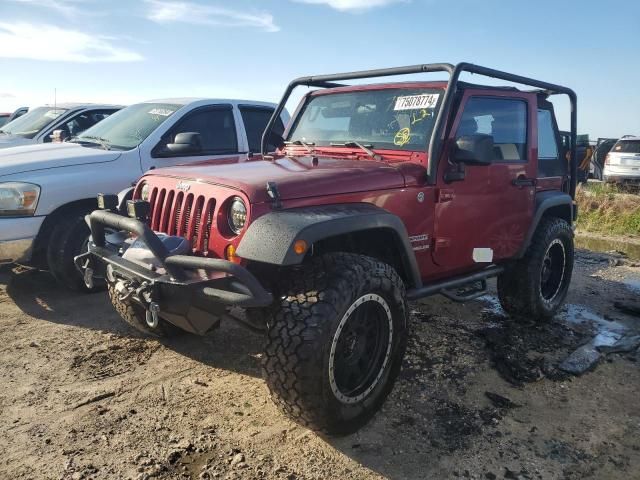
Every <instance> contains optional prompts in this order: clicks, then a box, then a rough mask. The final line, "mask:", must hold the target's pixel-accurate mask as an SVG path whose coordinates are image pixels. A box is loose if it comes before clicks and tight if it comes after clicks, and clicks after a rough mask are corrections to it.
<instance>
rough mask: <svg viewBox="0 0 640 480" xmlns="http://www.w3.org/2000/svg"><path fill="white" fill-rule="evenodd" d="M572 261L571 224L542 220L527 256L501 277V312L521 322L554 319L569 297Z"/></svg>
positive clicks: (499, 291) (549, 218)
mask: <svg viewBox="0 0 640 480" xmlns="http://www.w3.org/2000/svg"><path fill="white" fill-rule="evenodd" d="M573 260H574V245H573V230H572V229H571V226H570V225H569V223H567V221H566V220H562V219H561V218H556V217H547V218H543V219H542V221H541V222H540V225H538V228H537V230H536V232H535V234H534V236H533V239H532V241H531V245H530V246H529V249H528V250H527V253H526V254H525V256H524V257H523V258H522V259H520V260H518V261H516V262H514V263H513V264H511V265H509V266H508V267H507V269H506V270H505V272H504V273H503V274H501V275H500V276H499V277H498V297H499V299H500V303H501V305H502V308H504V310H505V311H506V312H507V313H509V314H511V315H513V316H515V317H516V318H520V319H527V318H529V319H533V320H544V319H549V318H551V317H553V315H555V313H556V312H557V311H558V309H559V308H560V307H561V306H562V304H563V303H564V300H565V298H566V297H567V293H568V291H569V284H570V283H571V275H572V272H573Z"/></svg>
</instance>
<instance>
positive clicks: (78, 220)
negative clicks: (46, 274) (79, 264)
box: [47, 211, 105, 293]
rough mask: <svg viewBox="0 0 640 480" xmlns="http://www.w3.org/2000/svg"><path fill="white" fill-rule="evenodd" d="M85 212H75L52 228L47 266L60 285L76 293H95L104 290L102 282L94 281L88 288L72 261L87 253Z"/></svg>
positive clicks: (87, 234)
mask: <svg viewBox="0 0 640 480" xmlns="http://www.w3.org/2000/svg"><path fill="white" fill-rule="evenodd" d="M86 213H87V212H83V211H76V212H75V213H72V214H70V215H69V216H68V217H67V218H64V219H62V220H61V221H60V222H58V224H57V225H56V226H55V227H54V229H53V232H52V233H51V237H50V239H49V245H48V247H47V264H48V265H49V270H50V271H51V273H52V275H53V276H54V277H55V279H56V280H57V281H58V282H59V283H61V284H62V285H64V286H66V287H68V288H70V289H72V290H75V291H77V292H87V293H89V292H97V291H100V290H104V286H105V284H104V281H96V283H95V285H94V287H93V288H88V287H87V286H86V285H85V283H84V279H83V278H82V274H81V273H80V272H79V271H78V269H77V268H76V266H75V264H74V263H73V259H74V258H75V257H76V256H77V255H80V254H81V253H84V252H86V251H87V242H88V241H89V235H90V231H89V227H88V226H87V224H86V223H85V221H84V216H85V214H86Z"/></svg>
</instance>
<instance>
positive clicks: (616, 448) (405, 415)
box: [0, 251, 640, 480]
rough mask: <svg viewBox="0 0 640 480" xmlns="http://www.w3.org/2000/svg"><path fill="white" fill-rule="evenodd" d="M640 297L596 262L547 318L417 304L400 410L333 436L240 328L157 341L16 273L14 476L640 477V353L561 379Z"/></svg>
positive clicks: (4, 446) (5, 409) (605, 262)
mask: <svg viewBox="0 0 640 480" xmlns="http://www.w3.org/2000/svg"><path fill="white" fill-rule="evenodd" d="M639 294H640V267H638V266H637V265H636V266H634V264H632V263H630V262H627V261H624V260H621V259H620V258H619V257H616V256H609V255H602V254H593V253H588V252H585V251H581V252H580V253H579V254H578V258H577V266H576V270H575V277H574V281H573V283H572V289H571V293H570V297H569V299H568V306H567V307H566V308H565V310H564V311H563V313H562V314H560V315H558V316H557V318H556V319H555V320H554V321H552V322H550V323H547V324H543V325H535V324H526V323H525V324H518V323H516V322H514V321H513V320H511V319H509V318H507V317H505V316H504V314H503V313H502V312H501V311H500V309H499V307H498V306H497V303H496V299H495V296H494V295H488V296H485V297H483V298H482V299H480V300H477V301H475V302H470V303H468V304H466V305H459V304H454V303H451V302H449V301H448V300H445V299H443V298H440V297H434V298H430V299H427V300H425V301H423V302H422V303H420V304H414V305H412V320H413V325H412V334H411V338H410V343H409V350H408V354H407V357H406V359H405V362H404V366H403V369H402V372H401V375H400V378H399V381H398V383H397V384H396V387H395V389H394V390H393V392H392V394H391V395H390V397H389V399H388V400H387V402H386V403H385V405H384V407H383V409H382V410H381V411H380V412H379V413H378V414H377V415H376V417H375V418H374V420H373V421H372V422H371V423H370V424H369V425H367V426H366V427H365V428H364V429H362V430H361V431H359V432H358V433H356V434H354V435H351V436H347V437H342V438H323V437H321V436H318V435H317V434H315V433H313V432H310V431H308V430H306V429H304V428H301V427H299V426H297V425H295V424H294V423H292V422H290V421H289V420H287V419H286V418H285V417H283V416H282V415H281V414H280V413H279V411H278V410H277V409H276V408H275V407H274V405H273V404H272V403H271V401H270V400H269V396H268V391H267V388H266V386H265V385H264V383H263V381H262V380H261V378H260V368H259V359H260V351H261V343H262V340H261V337H260V336H259V335H256V334H253V333H250V332H248V331H246V330H244V329H243V328H242V327H239V326H236V325H234V324H225V325H223V326H222V327H221V328H220V329H219V330H217V331H215V332H213V333H212V334H211V335H209V336H207V337H206V338H200V337H195V336H190V335H184V336H182V337H180V338H176V339H173V340H170V341H166V342H159V341H157V340H153V339H146V338H142V337H140V336H138V335H137V334H136V333H135V332H134V331H132V330H131V329H129V328H128V327H127V326H126V325H125V324H124V323H123V322H121V321H120V320H119V318H118V317H117V316H116V314H115V313H114V311H113V310H112V308H111V307H110V305H109V304H108V300H107V298H106V294H104V293H103V294H94V295H80V294H74V293H70V292H68V291H65V290H63V289H62V288H60V287H58V286H56V285H55V284H54V283H53V282H52V280H51V278H50V276H49V275H48V274H47V273H45V272H38V271H30V270H27V269H24V268H15V269H13V270H11V269H4V270H3V271H1V272H0V378H1V380H0V381H1V385H2V388H1V389H0V478H2V479H41V478H43V479H45V478H46V479H49V478H51V479H85V478H86V479H89V478H95V479H120V478H122V479H125V478H131V479H147V478H160V479H169V478H171V479H173V478H198V479H199V478H202V479H213V478H242V479H244V478H247V479H253V478H255V479H289V480H294V479H322V480H324V479H364V478H367V479H369V478H389V479H432V478H433V479H449V478H476V479H496V478H497V479H503V478H505V479H555V478H561V479H579V478H594V479H640V402H639V399H640V395H639V394H640V353H638V351H637V349H636V350H635V351H629V352H621V353H608V354H606V355H603V357H602V359H601V361H600V362H599V363H598V365H597V366H596V367H595V369H593V370H591V371H589V372H587V373H585V374H584V375H582V376H579V377H575V376H572V375H569V374H567V373H565V372H563V371H562V370H560V369H559V368H558V365H559V363H560V362H561V361H563V360H564V359H565V357H567V355H568V354H569V353H570V352H572V351H574V350H575V349H576V348H577V347H579V346H580V345H583V344H585V343H588V342H590V341H592V339H593V338H594V336H595V338H596V339H599V340H600V341H601V343H600V345H605V346H606V345H611V344H612V343H614V342H615V341H617V340H619V339H620V338H621V337H624V338H630V336H631V335H633V334H634V333H635V334H637V333H639V332H640V317H638V316H637V312H636V314H634V313H633V311H632V310H629V309H628V308H625V306H626V307H628V306H629V302H632V303H633V302H634V301H635V302H636V303H635V305H637V299H638V296H639ZM615 305H617V307H616V306H615ZM625 312H626V313H625ZM612 339H613V341H612ZM610 350H612V349H611V348H610ZM613 350H615V348H614V349H613Z"/></svg>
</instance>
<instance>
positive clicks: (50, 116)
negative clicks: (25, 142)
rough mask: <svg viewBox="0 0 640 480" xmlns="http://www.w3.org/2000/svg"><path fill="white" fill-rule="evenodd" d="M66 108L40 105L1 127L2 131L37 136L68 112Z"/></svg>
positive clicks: (26, 136)
mask: <svg viewBox="0 0 640 480" xmlns="http://www.w3.org/2000/svg"><path fill="white" fill-rule="evenodd" d="M66 111H67V109H66V108H60V107H58V108H54V107H38V108H34V109H33V110H29V112H27V113H25V114H24V115H22V116H21V117H18V118H16V119H15V120H13V121H11V122H9V123H7V124H6V125H5V126H4V127H2V128H1V129H0V133H6V134H11V135H19V136H21V137H24V138H33V137H35V136H36V135H37V134H38V133H39V132H40V131H42V129H44V128H45V127H47V126H48V125H49V124H50V123H53V121H54V120H55V119H56V118H58V117H59V116H60V115H62V114H63V113H64V112H66Z"/></svg>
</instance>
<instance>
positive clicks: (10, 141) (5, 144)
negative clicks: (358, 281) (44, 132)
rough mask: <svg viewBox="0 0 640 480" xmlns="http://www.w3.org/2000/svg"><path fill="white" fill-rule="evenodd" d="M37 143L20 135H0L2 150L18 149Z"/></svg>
mask: <svg viewBox="0 0 640 480" xmlns="http://www.w3.org/2000/svg"><path fill="white" fill-rule="evenodd" d="M33 143H36V142H35V140H33V139H31V138H24V137H21V136H20V135H12V134H10V133H7V134H0V148H9V147H18V146H20V145H31V144H33Z"/></svg>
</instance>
